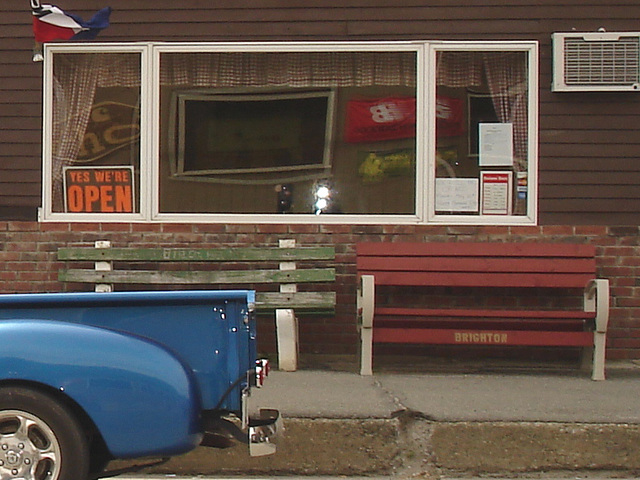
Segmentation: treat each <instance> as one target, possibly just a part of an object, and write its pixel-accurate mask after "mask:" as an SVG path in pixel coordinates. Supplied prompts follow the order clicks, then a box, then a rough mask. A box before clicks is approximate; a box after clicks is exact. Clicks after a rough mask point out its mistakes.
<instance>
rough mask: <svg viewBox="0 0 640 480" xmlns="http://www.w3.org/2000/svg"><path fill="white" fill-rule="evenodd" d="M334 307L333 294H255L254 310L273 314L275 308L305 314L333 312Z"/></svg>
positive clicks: (334, 298)
mask: <svg viewBox="0 0 640 480" xmlns="http://www.w3.org/2000/svg"><path fill="white" fill-rule="evenodd" d="M335 306H336V294H335V292H296V293H279V292H256V310H257V311H259V312H263V311H269V312H271V313H273V310H274V309H276V308H293V309H294V310H304V311H306V312H307V313H309V312H313V311H321V312H322V313H327V312H330V311H333V310H334V309H335Z"/></svg>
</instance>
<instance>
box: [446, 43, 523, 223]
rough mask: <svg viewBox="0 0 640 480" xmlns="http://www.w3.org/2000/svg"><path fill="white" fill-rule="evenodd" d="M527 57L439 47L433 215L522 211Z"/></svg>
mask: <svg viewBox="0 0 640 480" xmlns="http://www.w3.org/2000/svg"><path fill="white" fill-rule="evenodd" d="M527 62H528V57H527V52H517V51H508V52H500V51H487V52H475V51H474V52H468V51H441V52H438V54H437V76H436V85H437V89H436V95H437V98H436V152H437V153H436V172H435V175H436V212H437V213H442V214H453V215H512V214H514V215H526V213H527V212H526V204H527V201H526V196H527V181H528V151H527V145H528V128H529V126H528V102H529V92H528V75H529V72H528V63H527Z"/></svg>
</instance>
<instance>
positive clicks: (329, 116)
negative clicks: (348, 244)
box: [42, 42, 537, 224]
mask: <svg viewBox="0 0 640 480" xmlns="http://www.w3.org/2000/svg"><path fill="white" fill-rule="evenodd" d="M536 48H537V47H536V44H535V42H528V43H520V44H514V43H504V44H501V43H491V44H465V45H460V44H450V43H438V44H430V43H429V42H398V43H386V44H380V43H375V44H374V43H368V44H367V43H364V44H350V43H338V44H336V43H333V44H304V45H303V44H277V45H269V44H219V45H218V44H157V45H155V44H130V45H129V44H127V45H119V44H99V45H91V44H82V45H79V44H66V45H65V44H56V45H50V46H47V48H46V55H47V58H46V66H47V68H46V70H45V139H46V138H49V139H50V140H51V141H50V142H49V143H47V142H45V148H44V166H45V187H44V192H43V215H42V218H43V220H51V221H54V220H61V221H69V220H73V219H78V220H82V221H86V220H89V221H91V220H95V221H109V220H113V221H121V220H136V221H164V222H170V221H176V222H179V221H203V222H207V221H210V222H229V221H233V222H256V223H260V222H266V223H281V222H287V223H295V222H307V223H308V222H322V223H331V222H333V223H430V222H433V223H438V222H446V223H525V224H527V223H528V224H531V223H534V222H535V218H536V214H535V201H534V200H535V185H533V184H532V182H535V169H536V159H535V155H536V151H537V149H536V147H535V142H536V135H537V134H536V128H537V125H536V123H535V112H536V108H535V102H536V101H537V98H535V95H536V91H537V89H536V88H535V81H536V80H535V77H536V76H537V66H536V63H535V58H536V54H537V50H536Z"/></svg>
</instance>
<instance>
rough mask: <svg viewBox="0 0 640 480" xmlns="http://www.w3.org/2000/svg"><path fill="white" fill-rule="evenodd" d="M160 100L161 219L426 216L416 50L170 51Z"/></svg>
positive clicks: (165, 60)
mask: <svg viewBox="0 0 640 480" xmlns="http://www.w3.org/2000/svg"><path fill="white" fill-rule="evenodd" d="M160 102H161V106H160V108H161V115H160V171H159V190H160V191H159V205H160V208H159V210H160V213H163V214H164V213H220V214H225V213H233V214H242V213H245V214H274V213H292V214H415V211H416V53H415V52H401V51H396V52H393V51H365V52H346V51H342V52H277V53H259V52H255V53H254V52H225V53H217V52H216V53H192V52H164V53H162V54H161V55H160Z"/></svg>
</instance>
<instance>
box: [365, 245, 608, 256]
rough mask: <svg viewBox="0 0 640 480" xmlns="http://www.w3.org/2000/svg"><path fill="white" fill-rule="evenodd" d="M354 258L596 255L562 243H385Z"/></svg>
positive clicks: (589, 249) (584, 247) (582, 247)
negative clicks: (374, 256)
mask: <svg viewBox="0 0 640 480" xmlns="http://www.w3.org/2000/svg"><path fill="white" fill-rule="evenodd" d="M356 250H357V255H358V256H359V257H360V256H369V255H384V256H387V255H397V256H480V257H487V256H495V257H583V258H591V257H594V256H595V254H596V250H595V246H593V245H582V244H564V243H544V244H542V243H498V242H493V243H467V242H464V243H462V242H460V243H456V242H451V243H426V244H425V243H410V242H407V243H404V242H399V243H388V242H377V243H373V242H364V243H359V244H357V246H356Z"/></svg>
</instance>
